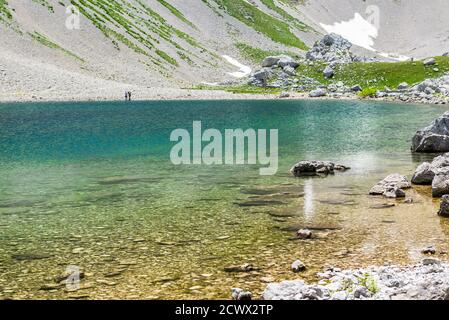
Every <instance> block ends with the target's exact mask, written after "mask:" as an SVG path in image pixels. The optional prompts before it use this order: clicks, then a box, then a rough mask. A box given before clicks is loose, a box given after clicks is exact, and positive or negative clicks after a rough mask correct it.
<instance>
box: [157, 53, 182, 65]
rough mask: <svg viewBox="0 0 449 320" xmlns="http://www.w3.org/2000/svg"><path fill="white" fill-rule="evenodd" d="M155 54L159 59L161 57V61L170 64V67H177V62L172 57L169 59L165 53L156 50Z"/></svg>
mask: <svg viewBox="0 0 449 320" xmlns="http://www.w3.org/2000/svg"><path fill="white" fill-rule="evenodd" d="M156 53H157V55H158V56H159V57H161V58H162V59H164V60H165V61H167V62H168V63H170V64H172V65H174V66H178V62H177V61H176V60H175V59H174V58H172V57H170V56H169V55H168V54H167V53H165V52H164V51H162V50H156Z"/></svg>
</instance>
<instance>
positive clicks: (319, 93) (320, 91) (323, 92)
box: [309, 88, 327, 98]
mask: <svg viewBox="0 0 449 320" xmlns="http://www.w3.org/2000/svg"><path fill="white" fill-rule="evenodd" d="M325 95H327V92H326V90H325V89H322V88H318V89H315V90H312V91H310V92H309V97H311V98H318V97H324V96H325Z"/></svg>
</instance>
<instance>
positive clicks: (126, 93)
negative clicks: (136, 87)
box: [125, 91, 128, 101]
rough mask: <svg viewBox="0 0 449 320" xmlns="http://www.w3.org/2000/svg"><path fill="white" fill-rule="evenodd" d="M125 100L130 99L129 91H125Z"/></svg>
mask: <svg viewBox="0 0 449 320" xmlns="http://www.w3.org/2000/svg"><path fill="white" fill-rule="evenodd" d="M125 101H128V91H125Z"/></svg>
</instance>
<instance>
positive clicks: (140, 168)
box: [0, 101, 449, 299]
mask: <svg viewBox="0 0 449 320" xmlns="http://www.w3.org/2000/svg"><path fill="white" fill-rule="evenodd" d="M444 111H445V108H443V107H441V106H424V105H401V104H386V103H372V102H370V103H365V102H359V101H350V102H349V101H345V102H343V101H342V102H339V101H201V102H200V101H171V102H159V101H154V102H132V103H123V102H89V103H35V104H4V105H0V230H1V231H0V271H1V274H0V297H5V298H17V299H21V298H23V299H28V298H98V299H107V298H119V299H133V298H141V299H158V298H160V299H167V298H192V299H201V298H228V297H229V290H230V288H232V287H235V286H237V287H243V288H246V289H249V290H252V291H253V292H254V293H255V294H259V293H260V292H261V291H262V290H263V288H264V286H265V282H270V281H279V280H284V279H290V278H297V277H304V278H305V279H308V280H312V279H313V278H314V274H315V273H316V272H317V271H319V270H321V269H322V268H323V267H324V266H325V265H327V264H333V265H338V266H341V267H357V266H365V265H369V264H378V263H379V264H380V263H385V262H394V263H409V262H413V261H415V260H417V259H419V249H420V248H421V247H423V246H425V245H428V244H429V242H431V243H430V244H435V245H439V246H441V248H446V247H447V244H446V243H447V237H448V235H449V226H448V223H447V222H446V221H445V220H441V219H440V218H438V217H437V216H436V210H437V206H438V203H437V202H436V201H432V199H431V198H430V196H429V190H428V189H427V188H425V187H421V188H416V189H414V190H411V191H409V196H412V197H413V198H415V200H416V201H415V203H414V204H413V205H405V204H403V203H400V202H397V203H395V204H396V207H394V208H390V209H385V210H373V209H371V208H370V206H372V205H374V204H381V203H385V200H384V199H381V198H373V197H368V196H367V195H366V193H367V191H368V190H369V188H370V187H371V186H372V185H373V184H374V183H376V182H377V181H378V180H380V179H382V178H384V177H385V175H386V174H389V173H392V172H400V173H402V174H405V175H408V176H410V175H411V174H412V172H413V170H414V168H415V167H416V165H417V164H418V162H419V161H423V160H426V159H429V158H431V156H430V155H421V156H412V154H411V153H410V151H409V147H410V139H411V137H412V136H413V134H414V132H415V131H416V130H417V129H418V128H421V127H423V126H425V125H427V124H428V123H429V122H430V121H431V120H432V119H433V118H435V117H436V116H438V115H440V114H442V113H443V112H444ZM195 120H199V121H202V125H203V128H204V129H206V128H216V129H219V130H221V131H223V130H224V129H236V128H242V129H248V128H254V129H278V130H279V161H280V165H279V171H278V173H277V174H276V175H275V176H266V177H262V176H260V175H259V171H258V168H259V167H258V166H257V165H255V166H254V165H253V166H194V165H192V166H174V165H173V164H171V162H170V158H169V156H170V149H171V147H172V146H173V145H174V143H172V142H170V133H171V131H172V130H174V129H177V128H185V129H188V130H189V131H190V130H191V128H192V122H193V121H195ZM303 159H323V160H334V161H337V162H341V163H343V164H345V165H349V166H351V167H352V170H350V171H348V172H346V173H343V174H337V175H335V176H332V177H327V178H326V179H320V178H318V179H311V178H309V179H296V178H292V177H290V175H289V173H288V170H289V168H290V167H291V166H292V165H293V164H294V163H296V162H297V161H299V160H303ZM254 201H256V202H257V201H259V202H260V201H261V202H262V205H259V206H254ZM298 225H299V226H311V227H315V228H316V229H320V230H318V231H316V237H315V239H313V240H311V241H304V242H298V241H291V240H289V239H290V238H291V237H292V235H293V234H294V232H292V231H291V230H294V228H295V227H297V226H298ZM323 226H324V227H325V228H324V230H321V229H323V228H322V227H323ZM285 230H287V231H285ZM448 249H449V248H448ZM296 259H301V260H303V261H304V262H305V263H306V264H307V265H308V266H309V269H308V271H307V272H305V273H304V274H302V275H300V276H298V275H294V274H291V272H290V270H289V265H290V264H291V262H293V261H294V260H296ZM245 263H250V264H253V265H255V266H256V267H257V268H258V269H259V270H257V271H255V272H252V273H226V272H224V270H223V269H224V268H225V267H228V266H233V265H242V264H245ZM69 265H76V266H79V267H81V268H82V269H83V270H84V271H85V273H86V277H85V278H84V279H83V280H82V285H81V288H80V289H79V290H76V291H71V290H67V289H66V288H65V287H61V288H59V287H58V288H54V289H52V290H40V289H41V287H42V286H43V285H48V284H54V283H55V280H54V278H55V276H57V275H59V274H61V273H63V272H64V270H65V269H66V267H67V266H69Z"/></svg>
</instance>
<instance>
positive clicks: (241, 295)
mask: <svg viewBox="0 0 449 320" xmlns="http://www.w3.org/2000/svg"><path fill="white" fill-rule="evenodd" d="M231 296H232V299H233V300H238V301H249V300H252V297H253V295H252V293H251V292H249V291H244V290H243V289H240V288H233V289H231Z"/></svg>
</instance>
